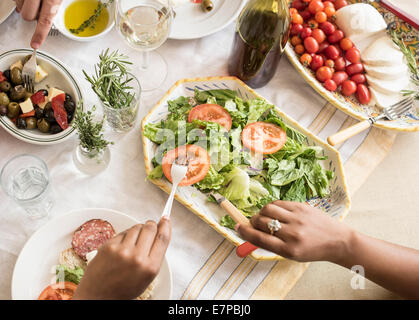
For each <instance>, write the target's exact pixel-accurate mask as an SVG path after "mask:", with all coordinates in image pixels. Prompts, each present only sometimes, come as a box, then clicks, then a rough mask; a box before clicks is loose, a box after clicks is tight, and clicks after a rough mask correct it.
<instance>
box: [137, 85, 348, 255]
mask: <svg viewBox="0 0 419 320" xmlns="http://www.w3.org/2000/svg"><path fill="white" fill-rule="evenodd" d="M217 89H227V90H228V89H229V90H233V91H235V92H236V93H237V97H238V98H241V99H243V101H250V100H251V99H262V100H265V101H266V99H264V98H263V97H261V96H260V95H258V94H257V93H256V92H255V91H254V90H252V89H251V88H249V87H248V86H247V85H246V84H245V83H243V82H242V81H240V80H239V79H237V78H235V77H208V78H196V79H183V80H179V81H177V82H176V83H175V84H174V85H173V86H172V87H171V88H170V89H169V91H168V92H167V93H166V94H165V95H164V96H163V97H162V99H161V100H160V101H159V102H158V103H157V104H156V105H155V106H154V107H153V108H152V109H151V110H150V112H149V113H148V114H147V115H146V116H145V117H144V119H143V120H142V134H143V136H142V138H143V151H144V162H145V168H146V173H147V175H150V173H152V172H153V169H155V166H154V164H155V162H154V161H153V159H154V157H155V156H156V154H157V149H158V148H157V146H158V145H157V144H156V143H155V142H153V141H152V140H150V139H149V137H147V136H149V130H148V129H149V128H150V127H152V126H156V125H158V124H159V123H161V122H162V121H164V120H166V119H167V117H168V115H169V109H168V105H169V104H168V102H169V103H170V104H172V102H171V101H173V100H176V99H178V98H179V97H182V96H184V97H191V98H192V97H194V94H195V92H196V90H199V91H206V90H217ZM267 103H269V102H267ZM275 111H276V113H277V114H278V115H279V117H280V118H281V119H282V121H283V123H285V124H286V126H287V127H289V128H291V130H296V131H297V132H300V133H301V134H303V135H304V136H305V137H304V139H305V141H304V145H305V146H307V148H311V147H313V148H312V149H316V150H322V151H321V157H320V158H319V159H321V160H316V161H318V162H319V164H320V166H321V167H322V170H324V172H328V173H330V180H329V192H328V194H327V195H325V196H323V197H321V196H318V195H317V196H315V197H311V198H309V199H307V201H306V202H307V203H308V204H309V205H311V206H314V207H317V208H320V209H322V210H323V211H324V212H325V213H326V214H328V215H330V216H332V217H334V218H337V219H343V217H344V216H345V215H346V214H347V213H348V212H349V209H350V196H349V191H348V188H347V183H346V178H345V175H344V169H343V164H342V161H341V158H340V155H339V152H338V151H337V150H336V149H335V148H333V147H331V146H330V145H328V144H327V143H326V142H324V141H323V140H321V139H320V138H318V137H316V136H315V135H314V134H312V133H311V132H310V131H308V130H307V129H305V128H304V127H302V126H301V125H299V124H298V122H296V121H295V120H293V119H292V118H290V117H289V116H287V115H286V114H284V113H283V112H282V111H281V110H280V109H279V108H277V107H275ZM160 176H161V175H160ZM149 178H150V177H149ZM150 181H151V182H152V183H154V184H155V185H157V186H158V187H159V188H161V189H162V190H164V191H165V192H167V193H170V191H171V188H172V184H171V183H170V182H169V181H168V180H167V179H166V178H165V177H164V176H163V177H162V178H151V179H150ZM175 198H176V199H177V200H178V201H179V202H180V203H182V204H183V205H184V206H185V207H186V208H188V209H189V210H190V211H192V212H193V213H194V214H196V215H197V216H198V217H200V218H201V219H202V220H204V221H205V222H206V223H207V224H208V225H209V226H210V227H212V228H213V229H215V230H216V231H217V232H218V233H219V234H221V235H222V236H224V237H225V238H226V239H228V240H229V241H230V242H231V243H233V244H234V245H235V246H239V245H241V244H242V243H243V242H244V240H243V239H241V238H240V236H239V235H238V233H236V232H235V231H234V230H233V229H231V227H230V228H227V227H226V226H223V223H221V221H222V219H223V217H225V216H226V212H225V211H224V210H223V209H222V208H221V207H220V206H218V205H217V204H216V203H214V202H211V201H208V194H206V193H203V192H201V191H200V190H198V189H197V188H196V187H195V186H194V185H192V186H185V187H180V188H178V189H177V192H176V195H175ZM224 225H225V224H224ZM250 256H251V257H252V258H253V259H255V260H279V259H281V258H282V257H280V256H278V255H276V254H275V253H272V252H269V251H267V250H264V249H260V248H259V249H257V250H255V251H254V252H253V253H252V254H251V255H250Z"/></svg>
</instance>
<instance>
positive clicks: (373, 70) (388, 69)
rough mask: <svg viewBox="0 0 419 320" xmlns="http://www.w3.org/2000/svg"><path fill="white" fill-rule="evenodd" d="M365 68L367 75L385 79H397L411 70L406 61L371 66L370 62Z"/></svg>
mask: <svg viewBox="0 0 419 320" xmlns="http://www.w3.org/2000/svg"><path fill="white" fill-rule="evenodd" d="M364 69H365V72H366V73H367V75H369V76H371V77H375V78H377V79H383V80H395V79H398V78H401V77H403V75H406V74H407V73H408V72H409V69H408V68H407V65H406V64H404V63H402V64H397V65H391V66H370V65H369V64H364Z"/></svg>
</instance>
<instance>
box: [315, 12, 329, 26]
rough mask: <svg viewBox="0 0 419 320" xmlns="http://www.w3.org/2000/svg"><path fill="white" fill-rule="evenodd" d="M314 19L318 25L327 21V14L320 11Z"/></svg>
mask: <svg viewBox="0 0 419 320" xmlns="http://www.w3.org/2000/svg"><path fill="white" fill-rule="evenodd" d="M314 19H315V20H316V21H317V22H318V23H322V22H325V21H326V20H327V14H326V13H325V12H323V11H318V12H316V15H315V16H314Z"/></svg>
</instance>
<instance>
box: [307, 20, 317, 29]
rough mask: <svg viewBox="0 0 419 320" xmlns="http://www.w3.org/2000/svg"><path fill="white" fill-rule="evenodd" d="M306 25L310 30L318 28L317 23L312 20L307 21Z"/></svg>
mask: <svg viewBox="0 0 419 320" xmlns="http://www.w3.org/2000/svg"><path fill="white" fill-rule="evenodd" d="M307 24H308V26H309V27H310V28H311V29H317V28H318V27H319V23H318V22H317V21H316V20H314V19H311V20H309V21H308V23H307Z"/></svg>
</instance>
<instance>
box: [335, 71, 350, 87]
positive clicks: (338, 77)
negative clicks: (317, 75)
mask: <svg viewBox="0 0 419 320" xmlns="http://www.w3.org/2000/svg"><path fill="white" fill-rule="evenodd" d="M332 80H333V81H334V82H335V83H336V85H337V86H340V85H341V84H342V82H343V81H345V80H348V74H347V73H346V72H345V71H336V72H335V73H334V74H333V76H332Z"/></svg>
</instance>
